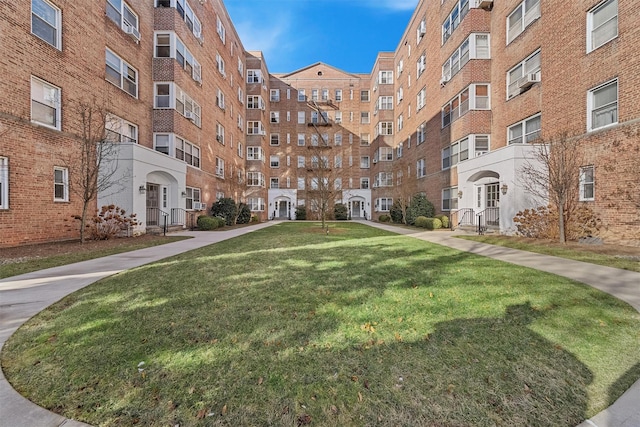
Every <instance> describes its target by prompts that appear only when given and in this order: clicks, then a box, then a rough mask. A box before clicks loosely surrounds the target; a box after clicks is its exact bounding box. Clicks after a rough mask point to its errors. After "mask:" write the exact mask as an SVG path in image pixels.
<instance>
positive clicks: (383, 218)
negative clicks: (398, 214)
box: [378, 214, 391, 222]
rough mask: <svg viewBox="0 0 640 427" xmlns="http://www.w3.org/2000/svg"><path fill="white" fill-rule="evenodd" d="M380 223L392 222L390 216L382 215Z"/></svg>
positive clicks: (379, 219)
mask: <svg viewBox="0 0 640 427" xmlns="http://www.w3.org/2000/svg"><path fill="white" fill-rule="evenodd" d="M378 221H380V222H391V217H390V216H389V215H387V214H382V215H380V217H379V218H378Z"/></svg>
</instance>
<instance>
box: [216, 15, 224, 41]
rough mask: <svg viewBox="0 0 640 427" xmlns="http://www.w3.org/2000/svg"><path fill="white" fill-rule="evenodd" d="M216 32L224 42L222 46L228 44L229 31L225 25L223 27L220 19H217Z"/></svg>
mask: <svg viewBox="0 0 640 427" xmlns="http://www.w3.org/2000/svg"><path fill="white" fill-rule="evenodd" d="M216 32H217V33H218V36H219V37H220V40H222V44H225V43H226V42H227V30H226V29H225V28H224V25H222V21H221V20H220V18H219V17H218V18H216Z"/></svg>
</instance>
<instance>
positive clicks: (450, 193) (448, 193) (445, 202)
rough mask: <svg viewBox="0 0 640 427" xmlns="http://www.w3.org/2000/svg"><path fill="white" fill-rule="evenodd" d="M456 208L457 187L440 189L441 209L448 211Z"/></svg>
mask: <svg viewBox="0 0 640 427" xmlns="http://www.w3.org/2000/svg"><path fill="white" fill-rule="evenodd" d="M454 209H458V187H451V188H445V189H443V190H442V210H443V211H450V210H454Z"/></svg>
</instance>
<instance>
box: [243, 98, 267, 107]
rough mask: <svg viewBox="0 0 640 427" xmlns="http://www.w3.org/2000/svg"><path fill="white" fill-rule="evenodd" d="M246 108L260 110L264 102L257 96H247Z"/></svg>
mask: <svg viewBox="0 0 640 427" xmlns="http://www.w3.org/2000/svg"><path fill="white" fill-rule="evenodd" d="M247 108H250V109H262V108H264V101H263V100H262V97H261V96H259V95H247Z"/></svg>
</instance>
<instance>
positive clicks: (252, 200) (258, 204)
mask: <svg viewBox="0 0 640 427" xmlns="http://www.w3.org/2000/svg"><path fill="white" fill-rule="evenodd" d="M247 204H248V205H249V209H251V211H252V212H255V211H258V212H263V211H264V199H263V198H262V197H249V198H248V199H247Z"/></svg>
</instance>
